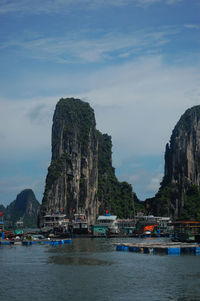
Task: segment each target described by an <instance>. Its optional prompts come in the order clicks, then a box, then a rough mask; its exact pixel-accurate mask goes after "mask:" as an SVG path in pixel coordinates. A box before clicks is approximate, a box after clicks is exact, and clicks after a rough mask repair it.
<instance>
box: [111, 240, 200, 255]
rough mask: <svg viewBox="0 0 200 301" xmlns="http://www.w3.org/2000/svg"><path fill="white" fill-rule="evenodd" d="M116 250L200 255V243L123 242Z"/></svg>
mask: <svg viewBox="0 0 200 301" xmlns="http://www.w3.org/2000/svg"><path fill="white" fill-rule="evenodd" d="M116 251H126V252H138V253H146V254H168V255H181V254H189V253H191V254H195V255H200V244H196V243H194V244H192V243H180V242H167V243H163V242H157V243H146V242H144V243H122V244H117V245H116Z"/></svg>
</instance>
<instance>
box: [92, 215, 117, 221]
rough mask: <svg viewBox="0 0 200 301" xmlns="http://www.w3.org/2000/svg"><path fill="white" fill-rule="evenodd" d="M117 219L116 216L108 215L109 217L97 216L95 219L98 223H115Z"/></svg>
mask: <svg viewBox="0 0 200 301" xmlns="http://www.w3.org/2000/svg"><path fill="white" fill-rule="evenodd" d="M116 219H117V216H116V215H110V216H107V215H99V217H98V218H97V220H98V221H110V220H112V221H115V220H116Z"/></svg>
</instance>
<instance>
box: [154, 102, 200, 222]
mask: <svg viewBox="0 0 200 301" xmlns="http://www.w3.org/2000/svg"><path fill="white" fill-rule="evenodd" d="M192 187H193V188H194V187H196V188H197V190H198V189H199V187H200V106H195V107H193V108H191V109H188V110H187V111H186V112H185V113H184V114H183V115H182V116H181V118H180V120H179V122H178V123H177V125H176V126H175V128H174V130H173V132H172V136H171V139H170V143H169V144H167V146H166V151H165V174H164V178H163V182H162V183H161V188H160V191H159V192H158V194H157V195H156V202H157V205H156V209H157V213H158V214H159V213H164V214H165V215H171V216H173V217H174V218H177V217H181V216H184V211H185V209H186V207H187V204H186V203H187V202H188V199H189V195H191V188H192ZM190 199H191V198H190ZM196 202H198V200H196ZM154 205H155V201H154Z"/></svg>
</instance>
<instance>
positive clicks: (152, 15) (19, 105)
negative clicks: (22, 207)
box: [0, 0, 200, 206]
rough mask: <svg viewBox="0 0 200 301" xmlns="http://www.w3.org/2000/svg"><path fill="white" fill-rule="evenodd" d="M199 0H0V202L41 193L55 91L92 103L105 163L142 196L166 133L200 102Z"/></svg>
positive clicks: (154, 174)
mask: <svg viewBox="0 0 200 301" xmlns="http://www.w3.org/2000/svg"><path fill="white" fill-rule="evenodd" d="M199 16H200V1H199V0H45V1H44V0H34V1H33V0H0V141H1V144H0V204H3V205H5V206H6V205H8V204H9V203H10V202H12V201H13V200H15V199H16V196H17V194H18V193H20V192H21V191H22V190H23V189H25V188H31V189H33V191H34V193H35V195H36V198H37V199H38V200H39V202H41V201H42V196H43V192H44V185H45V179H46V175H47V168H48V166H49V164H50V160H51V127H52V118H53V113H54V109H55V105H56V103H57V102H58V101H59V99H60V98H61V97H63V98H66V97H77V98H80V99H82V100H84V101H87V102H89V103H90V105H91V106H92V108H93V109H94V111H95V116H96V123H97V129H98V130H100V131H101V132H103V133H107V134H109V135H111V136H112V143H113V149H112V151H113V166H114V167H115V171H116V175H117V177H118V179H119V180H120V181H128V182H129V183H130V184H132V186H133V191H134V192H135V193H136V194H137V196H138V198H139V199H141V200H145V199H146V198H149V197H152V196H154V195H155V193H156V192H157V191H158V189H159V184H160V182H161V180H162V177H163V173H164V152H165V146H166V143H167V142H168V141H169V140H170V136H171V133H172V130H173V128H174V126H175V124H176V123H177V122H178V120H179V118H180V116H181V115H182V114H183V113H184V112H185V110H186V109H188V108H190V107H192V106H194V105H199V104H200V85H199V83H200V71H199V70H200V68H199V67H200V52H199V51H200V17H199Z"/></svg>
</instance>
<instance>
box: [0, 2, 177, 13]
mask: <svg viewBox="0 0 200 301" xmlns="http://www.w3.org/2000/svg"><path fill="white" fill-rule="evenodd" d="M181 1H182V0H75V1H73V0H45V1H43V0H34V1H32V0H18V1H15V2H14V1H8V0H1V2H0V14H8V13H18V14H25V13H26V14H27V13H28V14H56V13H60V14H68V13H69V12H70V11H71V9H72V8H73V7H76V9H77V8H78V7H79V6H80V5H81V7H82V8H85V10H88V9H98V8H99V7H101V6H104V7H106V6H119V7H120V6H125V5H137V6H141V7H146V6H149V5H153V4H156V3H162V4H170V5H172V4H176V3H179V2H181Z"/></svg>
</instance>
